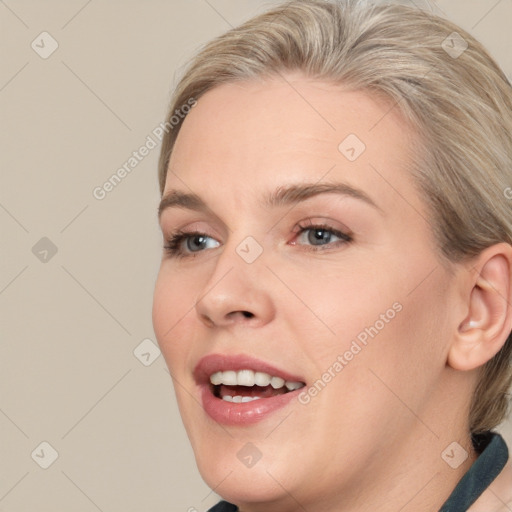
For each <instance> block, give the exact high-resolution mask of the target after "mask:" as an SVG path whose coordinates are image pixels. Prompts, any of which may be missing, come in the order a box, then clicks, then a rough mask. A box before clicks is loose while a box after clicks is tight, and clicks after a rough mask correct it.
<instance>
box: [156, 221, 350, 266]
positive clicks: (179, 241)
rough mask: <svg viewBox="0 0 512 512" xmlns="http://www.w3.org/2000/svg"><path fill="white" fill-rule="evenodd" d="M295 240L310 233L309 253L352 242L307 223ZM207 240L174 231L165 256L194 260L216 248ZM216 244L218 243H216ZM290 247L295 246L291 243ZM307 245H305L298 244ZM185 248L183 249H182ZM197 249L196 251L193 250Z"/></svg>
mask: <svg viewBox="0 0 512 512" xmlns="http://www.w3.org/2000/svg"><path fill="white" fill-rule="evenodd" d="M294 232H295V233H296V234H297V238H301V237H302V238H304V237H303V235H304V233H307V232H310V236H306V237H305V238H306V241H307V243H310V244H311V245H310V247H309V248H308V249H307V250H309V251H316V252H319V251H324V250H326V249H323V247H324V246H328V247H329V248H330V247H339V246H340V245H344V244H348V243H350V242H352V241H353V238H352V236H351V235H349V234H347V233H344V232H342V231H339V230H337V229H334V228H333V227H331V226H329V225H327V224H313V223H312V222H311V221H307V222H305V223H303V224H301V225H299V226H297V228H296V229H295V230H294ZM332 236H334V237H336V238H339V240H338V241H334V242H333V241H331V238H332ZM208 239H210V240H214V239H213V238H212V237H210V236H208V235H207V234H205V233H201V232H199V231H181V230H178V231H175V232H174V233H173V234H172V235H171V236H170V237H169V238H168V239H167V241H166V244H165V245H164V250H165V252H166V254H168V255H169V256H170V257H174V258H195V257H196V256H197V255H198V254H199V253H201V252H204V251H203V250H202V249H213V248H215V247H218V246H219V245H216V246H213V247H212V246H211V247H207V241H208ZM216 243H217V244H218V242H216ZM291 245H297V243H296V242H292V243H291ZM299 245H307V244H302V243H301V244H299ZM183 246H185V249H184V248H183ZM194 249H197V250H194Z"/></svg>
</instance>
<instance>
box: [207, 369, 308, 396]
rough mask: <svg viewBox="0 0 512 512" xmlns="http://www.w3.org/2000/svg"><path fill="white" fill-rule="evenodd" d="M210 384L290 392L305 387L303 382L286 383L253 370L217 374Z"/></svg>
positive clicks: (214, 374)
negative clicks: (269, 387) (260, 387)
mask: <svg viewBox="0 0 512 512" xmlns="http://www.w3.org/2000/svg"><path fill="white" fill-rule="evenodd" d="M210 382H211V383H212V384H213V385H214V386H218V385H220V384H224V385H225V386H254V385H255V384H256V386H268V385H269V384H270V385H271V386H272V387H273V388H274V389H278V388H282V387H283V386H286V388H287V389H288V391H293V390H294V389H299V388H300V387H302V386H303V384H302V382H292V381H289V380H287V381H285V380H284V379H282V378H281V377H275V376H272V375H269V374H268V373H264V372H254V371H252V370H239V371H238V372H235V371H233V370H228V371H226V372H215V373H213V374H212V375H211V376H210Z"/></svg>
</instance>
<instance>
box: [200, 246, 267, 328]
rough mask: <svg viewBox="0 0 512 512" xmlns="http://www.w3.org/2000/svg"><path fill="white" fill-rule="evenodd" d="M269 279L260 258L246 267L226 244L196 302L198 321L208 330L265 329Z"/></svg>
mask: <svg viewBox="0 0 512 512" xmlns="http://www.w3.org/2000/svg"><path fill="white" fill-rule="evenodd" d="M271 278H272V273H271V272H270V271H269V270H268V269H267V267H266V266H265V264H264V263H263V258H262V256H260V257H259V258H258V259H257V260H256V261H254V262H252V263H247V262H246V261H245V260H244V259H243V258H242V257H240V256H239V254H238V253H237V252H236V250H235V248H234V247H233V246H231V244H226V246H225V247H224V250H223V252H222V254H221V255H220V256H219V257H218V259H217V261H216V264H215V267H213V270H212V273H211V274H210V276H209V279H208V280H207V282H205V285H204V286H203V288H202V290H201V294H200V296H199V298H198V300H197V301H196V305H195V309H196V312H197V315H198V317H199V319H200V320H201V321H202V322H203V323H204V324H205V325H206V326H208V327H228V326H231V325H235V324H248V325H250V326H251V327H256V326H262V325H265V324H266V323H268V322H270V321H271V320H272V318H273V317H274V305H273V302H272V298H271V290H270V286H271V284H272V282H271Z"/></svg>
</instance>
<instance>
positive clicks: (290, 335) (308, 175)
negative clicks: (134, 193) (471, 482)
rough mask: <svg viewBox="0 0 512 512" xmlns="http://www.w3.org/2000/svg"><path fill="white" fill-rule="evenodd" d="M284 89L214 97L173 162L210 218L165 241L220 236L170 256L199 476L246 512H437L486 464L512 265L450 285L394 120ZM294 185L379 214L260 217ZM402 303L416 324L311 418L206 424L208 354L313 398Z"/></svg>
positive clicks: (191, 218)
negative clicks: (262, 370) (319, 234)
mask: <svg viewBox="0 0 512 512" xmlns="http://www.w3.org/2000/svg"><path fill="white" fill-rule="evenodd" d="M285 77H286V80H284V79H283V78H282V77H277V78H275V79H266V80H264V81H250V82H244V83H238V84H224V85H222V86H219V87H217V88H215V89H213V90H211V91H209V92H208V93H206V94H205V95H204V96H202V97H201V98H200V99H199V100H198V104H197V106H196V107H194V109H193V110H192V111H191V112H190V114H189V115H188V116H187V118H186V120H185V122H184V124H183V127H182V129H181V131H180V133H179V136H178V140H177V142H176V145H175V148H174V151H173V154H172V158H171V161H170V164H169V169H170V171H169V173H168V176H167V181H166V186H165V191H164V195H165V194H166V193H167V192H168V191H169V190H171V189H178V190H181V191H183V192H191V191H192V192H195V193H197V194H199V195H200V196H201V197H202V198H203V199H204V200H205V201H206V202H207V204H208V206H209V208H210V213H198V212H192V211H188V210H186V209H181V208H172V209H167V210H165V211H164V212H163V213H162V215H161V219H160V224H161V227H162V231H163V234H164V237H168V236H170V235H171V234H172V232H173V231H175V230H176V229H182V230H186V231H194V230H197V231H199V232H202V233H205V234H206V235H207V236H208V237H209V238H207V239H206V244H205V245H203V246H202V248H200V249H199V250H198V249H197V244H194V241H193V240H192V239H190V241H189V244H188V245H186V242H184V243H182V247H183V250H184V251H186V252H187V254H188V255H189V257H185V258H182V259H177V258H172V257H170V256H168V255H166V254H165V253H164V255H163V257H162V262H161V268H160V272H159V275H158V278H157V282H156V286H155V294H154V307H153V325H154V329H155V333H156V336H157V339H158V342H159V345H160V348H161V350H162V353H163V355H164V357H165V360H166V362H167V365H168V368H169V370H170V373H171V375H172V377H173V379H174V387H175V391H176V396H177V400H178V404H179V407H180V412H181V414H182V418H183V421H184V425H185V428H186V430H187V433H188V436H189V438H190V441H191V443H192V447H193V449H194V453H195V456H196V460H197V464H198V468H199V471H200V473H201V475H202V477H203V478H204V480H205V481H206V483H207V484H208V485H209V486H210V487H212V488H214V489H215V492H216V493H217V494H219V495H220V496H222V497H223V498H224V499H226V500H228V501H230V502H232V503H236V504H237V505H238V506H239V507H240V510H241V511H242V512H256V511H266V512H269V511H270V512H272V511H280V512H283V511H284V512H286V511H290V512H291V511H296V510H303V509H305V510H315V511H317V512H334V511H337V512H344V511H352V512H354V511H358V512H366V511H372V512H374V511H375V510H379V511H380V512H396V511H397V510H401V512H408V511H414V512H427V511H428V512H432V511H433V510H438V509H439V507H440V506H441V505H442V503H443V502H444V501H445V500H446V499H447V497H448V496H449V495H450V493H451V492H452V490H453V488H454V487H455V485H456V483H457V482H458V481H459V480H460V478H461V477H462V476H463V474H464V473H465V472H466V471H467V470H468V469H469V467H470V466H471V464H472V463H473V461H474V460H475V457H476V455H475V453H474V452H473V450H472V446H471V442H470V438H469V432H468V426H467V420H466V418H467V417H468V412H469V400H470V397H471V393H472V390H473V388H474V386H475V383H476V379H477V376H478V368H479V367H480V366H481V365H482V364H484V363H485V362H486V361H487V360H488V359H490V358H491V357H492V356H493V355H494V354H495V353H496V352H498V350H499V349H500V348H501V346H502V345H503V343H504V342H505V339H506V336H507V334H508V332H510V330H511V329H512V317H511V311H510V309H511V308H510V306H509V305H507V302H506V300H504V297H507V298H508V300H509V304H510V302H511V296H510V274H511V268H512V264H511V261H512V255H511V251H512V248H511V247H510V246H509V245H507V244H498V245H496V246H493V247H491V248H488V249H487V250H486V251H484V252H483V253H482V254H481V255H480V256H479V257H478V258H475V259H474V260H473V261H472V262H470V263H471V264H469V263H466V264H464V265H457V266H453V268H452V271H451V272H448V270H447V269H446V268H445V267H444V266H443V265H442V263H441V260H440V258H439V256H438V254H437V253H436V251H435V246H434V241H433V238H432V233H431V226H430V224H429V215H428V213H427V212H426V209H425V206H424V205H423V203H422V201H421V200H420V198H419V195H418V193H417V191H416V189H415V187H414V185H413V183H412V181H411V178H410V176H409V174H408V172H407V164H408V158H409V155H408V151H409V148H411V137H413V136H414V133H413V131H412V130H411V128H410V127H408V126H406V124H405V123H404V121H403V120H402V119H401V118H400V117H399V115H398V113H397V112H396V109H395V110H390V105H389V104H387V103H385V102H383V101H382V100H378V101H377V100H376V99H375V98H371V97H370V96H368V95H367V94H366V93H362V92H349V91H345V90H342V89H341V88H340V87H339V86H334V85H332V84H327V83H322V82H318V81H313V80H310V79H306V78H304V77H303V76H302V75H301V74H299V73H288V74H287V75H285ZM292 86H293V87H292ZM349 134H356V135H357V137H358V138H359V139H360V140H362V141H363V142H364V144H365V145H366V149H365V151H364V152H363V153H362V154H361V155H360V156H359V157H358V158H357V159H356V160H355V161H353V162H351V161H349V160H348V159H347V158H346V157H345V156H344V154H342V153H341V152H340V151H339V149H338V146H339V144H340V143H341V142H342V141H343V140H344V139H345V138H346V137H347V136H348V135H349ZM296 182H308V183H317V182H345V183H348V184H350V185H352V186H354V187H357V188H360V189H362V190H364V191H365V192H366V194H368V195H369V196H370V197H371V198H372V199H373V200H374V201H375V203H377V205H378V206H379V208H380V209H381V211H380V210H378V209H376V208H373V207H371V206H369V205H367V204H365V203H364V202H363V201H361V200H359V199H356V198H353V197H346V196H339V195H334V194H322V195H319V196H316V197H313V198H310V199H308V200H306V201H303V202H301V203H300V204H298V205H295V206H294V207H290V206H287V207H284V208H277V209H265V208H264V207H263V206H261V204H260V203H258V198H259V197H260V196H261V194H263V193H265V192H268V191H274V190H275V189H276V188H277V187H279V186H283V185H287V184H290V183H296ZM303 221H310V223H311V224H318V223H327V224H329V226H331V227H332V229H334V230H341V231H346V230H347V229H348V230H349V231H350V232H351V233H352V234H353V235H352V236H353V241H352V242H350V243H345V244H341V245H340V244H338V243H337V242H338V241H339V238H337V237H336V236H335V235H334V234H331V238H330V239H329V238H328V239H327V241H324V242H323V244H322V242H319V241H316V242H315V239H314V232H312V231H311V230H310V231H305V232H303V233H302V234H297V231H296V228H297V225H298V224H303ZM294 230H295V231H294ZM248 236H251V237H253V238H254V239H255V240H257V242H258V243H259V244H260V245H261V247H262V248H263V253H262V254H261V255H260V256H259V257H258V258H257V259H256V260H255V261H254V262H253V263H251V264H248V263H246V261H244V260H243V259H242V258H241V257H240V256H239V254H238V253H237V252H236V248H237V246H238V245H239V244H240V243H241V242H242V241H244V240H245V238H246V237H248ZM190 248H192V249H190ZM322 250H323V252H322ZM315 251H316V252H315ZM191 254H192V255H194V256H195V257H190V255H191ZM397 302H398V303H399V304H400V305H401V306H402V309H401V311H400V312H398V313H396V315H395V316H394V318H393V319H392V320H390V321H389V322H388V323H386V324H385V326H384V327H383V328H382V329H381V330H379V332H378V334H377V335H376V336H375V337H374V338H369V340H368V343H367V345H366V346H364V347H363V349H362V350H361V351H360V352H359V353H358V354H357V355H356V356H355V357H354V358H353V359H352V360H351V361H349V363H348V364H347V365H346V366H345V367H344V368H343V370H342V371H341V372H339V373H337V374H336V376H335V377H334V378H333V379H331V381H330V382H329V383H328V384H327V385H326V386H325V387H324V388H323V389H322V391H321V392H320V393H318V394H317V395H316V396H315V397H313V398H311V401H310V402H309V403H308V404H307V405H303V404H300V403H299V402H298V401H296V400H294V401H292V402H291V403H290V404H289V405H287V406H286V407H285V408H283V409H280V410H278V411H276V412H274V413H273V414H272V415H271V416H269V417H267V418H265V419H264V420H262V421H260V422H259V423H256V424H254V425H251V426H243V427H241V426H238V427H231V426H229V427H227V426H221V425H219V424H217V423H215V422H214V421H213V420H212V419H211V418H210V417H208V416H207V415H206V414H205V412H204V411H203V409H202V407H201V405H200V403H201V398H200V393H199V389H198V386H197V385H196V383H195V382H194V379H193V376H192V370H193V368H194V366H195V365H196V363H197V362H198V360H199V359H200V358H201V357H202V356H204V355H206V354H210V353H220V354H247V355H251V356H254V357H256V358H259V359H263V360H264V361H267V362H269V363H271V364H273V365H275V366H277V367H279V368H282V369H285V370H288V371H289V372H291V373H293V374H297V375H301V376H302V377H303V378H304V381H305V382H306V383H307V384H308V386H311V385H312V384H313V383H314V382H315V381H316V380H317V379H319V378H321V376H322V375H323V374H324V373H325V372H326V371H327V370H328V368H330V367H332V365H333V363H334V362H335V361H336V358H337V356H338V355H339V354H343V353H344V352H345V351H346V350H348V349H349V348H350V346H351V343H352V341H353V340H354V339H356V336H357V335H358V334H359V333H360V332H361V331H363V330H364V329H365V327H369V326H371V325H374V324H375V323H376V321H377V320H378V319H379V318H381V317H380V315H381V314H385V313H386V311H387V310H389V309H390V308H392V305H393V304H394V303H397ZM243 311H249V312H251V313H252V316H250V317H249V316H244V315H243V314H242V312H243ZM470 321H472V322H473V323H472V324H471V325H470V326H469V322H470ZM454 441H456V442H457V443H459V445H461V447H464V448H465V449H466V450H467V452H468V458H467V460H466V461H465V462H463V463H462V464H461V465H460V466H458V467H457V468H456V469H452V468H451V467H450V466H448V464H447V463H446V462H445V461H444V460H443V459H442V458H441V454H442V452H443V451H444V450H445V448H446V447H447V446H448V445H450V444H451V443H452V442H454ZM247 442H251V443H253V444H254V445H255V446H256V447H257V448H258V450H259V451H260V452H261V459H260V460H259V461H258V463H257V464H255V465H254V466H253V467H251V468H247V467H245V465H243V464H242V463H241V462H240V460H239V459H238V458H237V452H238V451H239V450H240V449H241V448H242V447H243V446H244V445H245V444H246V443H247Z"/></svg>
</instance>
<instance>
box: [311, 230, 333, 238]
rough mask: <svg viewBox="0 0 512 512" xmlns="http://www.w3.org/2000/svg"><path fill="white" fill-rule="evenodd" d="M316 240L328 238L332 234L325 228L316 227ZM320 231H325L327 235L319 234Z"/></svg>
mask: <svg viewBox="0 0 512 512" xmlns="http://www.w3.org/2000/svg"><path fill="white" fill-rule="evenodd" d="M314 232H315V240H326V239H327V238H328V237H329V236H330V234H329V233H328V232H327V230H325V229H315V230H314ZM319 233H323V234H324V235H325V236H322V235H319Z"/></svg>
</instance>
